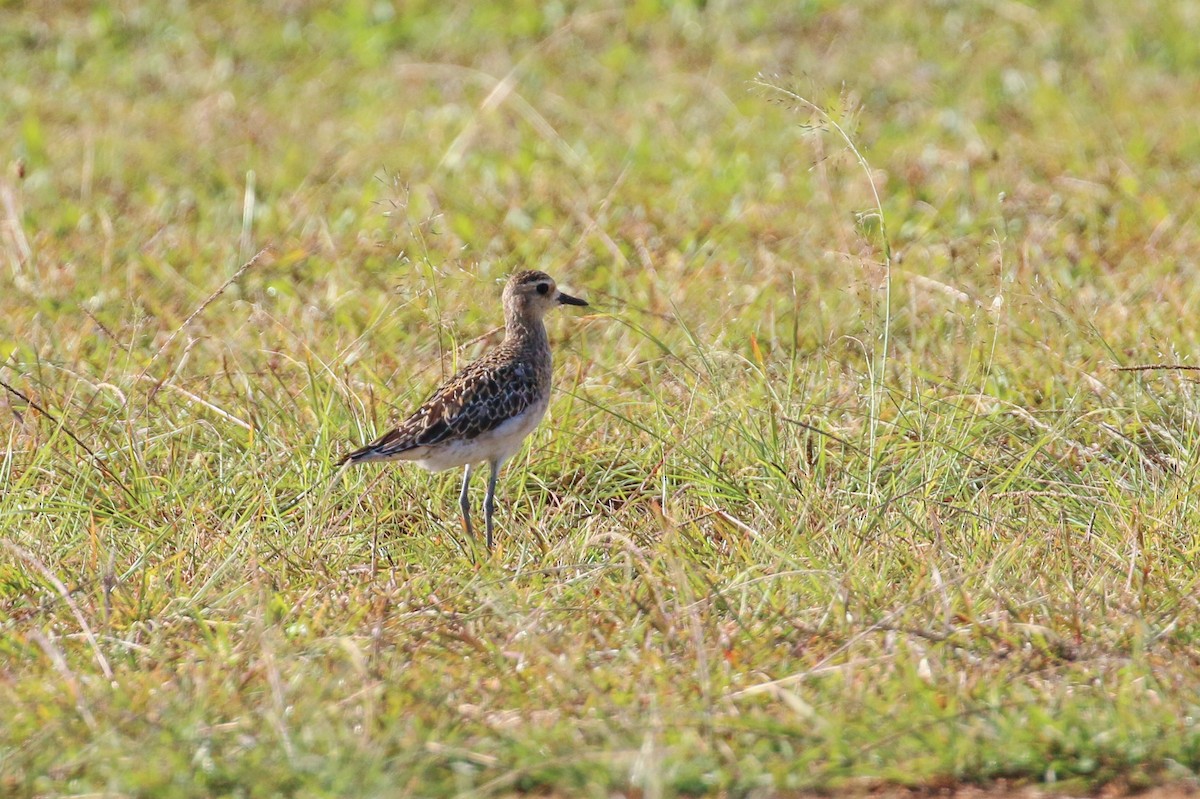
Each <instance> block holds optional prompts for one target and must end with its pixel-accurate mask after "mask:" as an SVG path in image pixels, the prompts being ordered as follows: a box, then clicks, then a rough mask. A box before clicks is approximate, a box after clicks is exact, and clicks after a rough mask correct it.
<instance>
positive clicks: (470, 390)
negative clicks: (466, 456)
mask: <svg viewBox="0 0 1200 799" xmlns="http://www.w3.org/2000/svg"><path fill="white" fill-rule="evenodd" d="M539 394H540V392H539V385H538V374H537V369H536V368H535V366H534V365H533V364H531V363H528V362H526V361H521V360H517V361H507V362H501V363H498V362H497V361H495V360H493V359H491V358H483V359H481V360H478V361H475V362H474V363H471V364H469V365H468V366H467V367H466V368H465V369H463V370H462V371H461V372H459V373H458V374H457V375H455V376H454V377H453V378H451V379H450V381H449V382H447V383H446V384H445V385H444V386H442V387H441V388H439V389H438V390H437V391H436V392H435V393H434V395H433V396H432V397H430V398H429V399H428V400H427V401H426V402H425V403H424V404H423V405H422V406H421V407H420V408H418V409H417V410H416V412H415V413H413V415H412V416H410V417H408V418H407V419H406V420H404V422H402V423H401V424H400V426H399V427H397V428H396V429H395V430H393V431H392V432H390V433H387V434H385V435H383V436H381V437H380V438H378V439H376V440H375V441H372V442H371V443H370V444H368V445H367V446H365V447H363V448H362V449H359V450H355V451H354V452H351V453H350V454H349V455H347V456H346V457H345V458H344V459H343V460H342V463H347V462H349V463H356V462H362V461H378V460H392V459H394V458H403V457H404V455H405V453H408V452H411V451H412V450H417V449H423V448H425V447H436V446H437V445H438V444H442V443H445V442H447V441H451V440H456V439H461V440H466V441H469V440H471V439H473V438H475V437H476V436H478V435H479V434H481V433H485V432H487V431H488V430H491V429H493V428H495V427H497V426H498V425H500V424H501V423H503V422H504V421H505V420H507V419H510V418H512V417H513V416H516V415H517V414H519V413H521V412H522V411H524V410H525V409H526V408H528V407H530V406H531V405H533V404H534V403H536V402H537V400H538V397H539Z"/></svg>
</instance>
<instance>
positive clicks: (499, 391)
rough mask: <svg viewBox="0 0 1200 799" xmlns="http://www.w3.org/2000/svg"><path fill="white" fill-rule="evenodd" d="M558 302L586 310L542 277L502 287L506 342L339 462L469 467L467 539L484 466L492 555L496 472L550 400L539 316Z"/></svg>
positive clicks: (522, 277)
mask: <svg viewBox="0 0 1200 799" xmlns="http://www.w3.org/2000/svg"><path fill="white" fill-rule="evenodd" d="M563 304H566V305H587V303H586V302H584V301H583V300H580V299H577V298H575V297H571V296H568V295H566V294H563V293H561V292H559V291H558V289H557V288H556V287H555V285H554V281H553V280H552V279H551V278H550V276H549V275H547V274H545V273H544V272H535V271H528V272H518V273H517V274H515V275H513V276H512V277H511V278H509V280H508V283H507V285H505V287H504V325H505V338H504V341H503V342H502V343H501V344H500V345H499V346H498V347H496V348H495V349H493V350H491V351H490V352H488V353H487V354H486V355H484V356H483V357H482V358H480V359H479V360H477V361H474V362H473V363H470V364H468V365H467V366H466V367H465V368H463V370H462V371H460V372H459V373H458V374H456V375H454V377H452V378H450V380H448V381H447V382H446V383H445V384H444V385H443V386H442V387H441V388H439V389H438V390H437V391H435V392H434V394H433V396H432V397H430V398H429V399H428V400H426V402H425V403H424V404H423V405H421V407H420V408H418V409H417V410H416V411H415V412H414V413H413V414H412V416H410V417H408V418H407V419H406V420H404V422H402V423H401V424H400V425H399V426H398V427H397V428H396V429H395V430H392V431H391V432H390V433H387V434H385V435H383V436H381V437H379V438H378V439H376V440H375V441H373V442H371V443H370V444H368V445H367V446H365V447H363V448H362V449H359V450H356V451H354V452H352V453H350V454H349V455H347V456H346V457H345V458H344V459H343V461H342V462H343V463H370V462H372V461H391V460H406V461H413V462H415V463H416V464H417V465H419V466H422V467H424V468H426V469H430V470H432V471H440V470H442V469H452V468H455V467H458V466H466V472H465V474H464V475H463V486H462V493H461V495H460V497H459V504H460V506H461V508H462V512H463V520H464V522H465V524H466V527H467V533H468V534H470V533H471V516H470V509H469V505H468V502H467V486H468V484H469V482H470V479H471V473H472V471H473V469H474V466H475V464H477V463H480V462H482V461H487V462H488V463H489V465H490V466H491V474H490V476H489V480H488V493H487V498H486V499H485V500H484V511H485V520H486V522H487V545H488V548H489V549H491V546H492V516H493V505H494V497H495V488H496V475H497V472H498V471H499V469H500V466H501V465H502V464H503V463H504V461H506V460H508V459H509V458H510V457H511V456H512V455H513V453H515V452H516V451H517V450H518V449H519V448H520V446H521V442H522V441H523V440H524V439H525V437H526V436H528V435H529V434H530V433H531V432H532V431H533V429H534V428H535V427H537V424H538V422H539V421H541V418H542V416H543V415H544V414H545V412H546V407H547V406H548V405H549V402H550V371H551V357H550V341H549V339H548V338H547V336H546V327H545V325H544V324H543V323H542V317H543V316H544V315H545V313H546V311H548V310H550V309H551V308H553V307H555V306H556V305H563Z"/></svg>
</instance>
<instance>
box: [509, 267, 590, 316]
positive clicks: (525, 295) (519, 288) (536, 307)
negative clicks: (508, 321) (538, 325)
mask: <svg viewBox="0 0 1200 799" xmlns="http://www.w3.org/2000/svg"><path fill="white" fill-rule="evenodd" d="M559 305H580V306H584V307H586V306H587V302H586V301H584V300H581V299H579V298H578V297H572V296H571V295H570V294H564V293H562V292H561V291H559V290H558V285H557V284H556V283H555V282H554V278H552V277H550V276H549V275H547V274H546V273H545V272H538V271H535V270H530V271H527V272H517V273H516V274H515V275H513V276H512V277H510V278H509V279H508V283H507V284H505V286H504V308H505V315H506V316H509V315H510V314H515V315H516V316H518V317H519V318H521V319H528V320H533V319H541V318H542V317H543V316H545V315H546V312H547V311H549V310H550V309H551V308H554V307H556V306H559Z"/></svg>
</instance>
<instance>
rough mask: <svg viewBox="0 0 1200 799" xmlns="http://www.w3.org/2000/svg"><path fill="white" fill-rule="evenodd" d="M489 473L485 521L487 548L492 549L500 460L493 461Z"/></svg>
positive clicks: (484, 504) (484, 499) (484, 513)
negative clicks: (493, 518)
mask: <svg viewBox="0 0 1200 799" xmlns="http://www.w3.org/2000/svg"><path fill="white" fill-rule="evenodd" d="M490 467H491V468H490V470H489V473H488V486H487V496H485V497H484V498H483V523H484V526H485V527H486V528H487V548H488V552H491V551H492V516H493V515H494V514H495V512H496V477H498V476H499V474H500V462H499V461H492V462H491V464H490Z"/></svg>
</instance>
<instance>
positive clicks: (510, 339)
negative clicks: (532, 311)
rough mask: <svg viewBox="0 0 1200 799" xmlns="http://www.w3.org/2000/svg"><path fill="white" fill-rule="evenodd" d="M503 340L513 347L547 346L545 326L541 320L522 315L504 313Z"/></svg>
mask: <svg viewBox="0 0 1200 799" xmlns="http://www.w3.org/2000/svg"><path fill="white" fill-rule="evenodd" d="M504 340H505V342H506V343H509V344H512V345H515V346H518V347H520V346H537V345H539V344H548V343H549V339H547V337H546V326H545V325H544V324H542V320H541V319H540V318H536V317H529V316H525V315H522V314H516V313H506V314H505V315H504Z"/></svg>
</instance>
